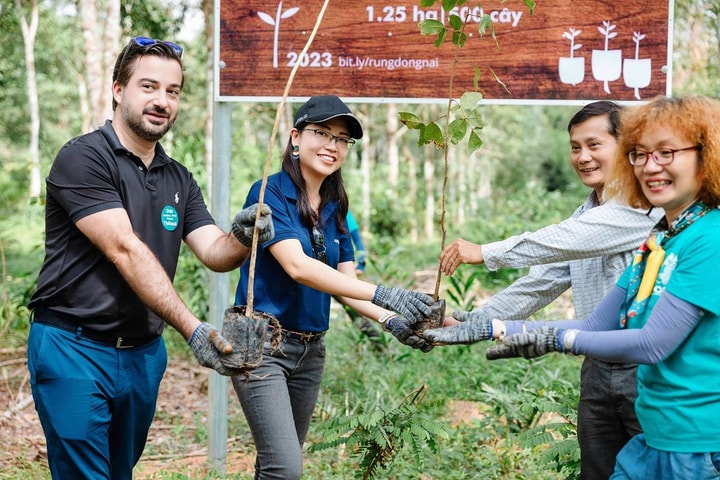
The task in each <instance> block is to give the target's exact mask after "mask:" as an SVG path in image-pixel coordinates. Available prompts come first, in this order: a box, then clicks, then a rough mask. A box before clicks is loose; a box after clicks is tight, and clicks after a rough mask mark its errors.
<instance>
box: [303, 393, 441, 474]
mask: <svg viewBox="0 0 720 480" xmlns="http://www.w3.org/2000/svg"><path fill="white" fill-rule="evenodd" d="M427 390H428V388H427V386H425V385H423V386H421V387H420V388H418V389H417V390H415V391H413V392H411V393H410V394H408V395H407V396H406V397H405V398H404V399H403V401H402V402H401V403H400V405H398V406H397V407H395V408H392V409H390V410H388V411H386V410H385V409H384V408H383V407H382V406H378V407H376V408H375V409H374V410H372V411H369V412H363V411H361V412H360V413H358V414H356V415H350V416H345V417H337V418H333V419H331V420H329V421H328V422H326V423H325V425H323V427H322V435H323V437H324V438H329V440H326V441H323V442H320V443H317V444H314V445H312V446H310V451H319V450H325V449H328V448H333V447H337V446H338V445H345V446H346V447H348V448H349V450H350V451H351V452H352V455H354V456H358V457H360V467H361V468H360V470H359V471H358V472H357V474H356V478H361V479H363V480H366V479H372V478H386V475H385V474H383V472H385V473H386V472H387V471H388V470H389V469H390V467H391V466H392V463H393V461H394V459H395V457H396V455H397V454H398V453H399V452H400V451H401V450H403V449H404V448H405V447H409V448H410V450H411V453H412V455H413V457H414V459H415V461H416V462H417V463H418V465H422V464H423V455H424V454H425V451H424V449H425V448H426V447H429V448H430V449H431V450H432V452H437V448H438V445H437V439H438V438H443V439H447V438H449V430H448V427H447V426H446V425H445V424H443V423H440V422H437V421H436V420H435V419H434V418H433V417H432V416H430V415H427V414H426V413H424V412H423V411H422V410H421V409H420V403H421V402H422V400H423V399H424V398H425V395H426V394H427Z"/></svg>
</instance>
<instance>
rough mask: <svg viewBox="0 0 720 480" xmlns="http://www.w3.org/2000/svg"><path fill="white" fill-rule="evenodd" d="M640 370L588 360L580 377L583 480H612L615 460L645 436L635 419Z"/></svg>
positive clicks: (579, 428) (579, 408) (579, 413)
mask: <svg viewBox="0 0 720 480" xmlns="http://www.w3.org/2000/svg"><path fill="white" fill-rule="evenodd" d="M636 374H637V366H635V365H627V364H620V363H607V362H603V361H601V360H596V359H593V358H590V357H587V358H585V360H584V362H583V366H582V373H581V376H580V403H579V405H578V441H579V442H580V478H581V479H582V480H608V478H610V475H612V473H613V469H614V468H615V457H616V456H617V454H618V452H620V450H621V449H622V448H623V447H624V446H625V444H626V443H627V442H628V441H629V440H630V439H631V438H632V437H634V436H635V435H637V434H638V433H641V429H640V424H639V423H638V420H637V417H636V416H635V399H636V398H637V376H636Z"/></svg>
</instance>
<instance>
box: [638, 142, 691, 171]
mask: <svg viewBox="0 0 720 480" xmlns="http://www.w3.org/2000/svg"><path fill="white" fill-rule="evenodd" d="M699 148H700V145H693V146H692V147H685V148H658V149H655V150H653V151H651V152H648V151H646V150H637V149H635V150H633V151H632V152H628V154H627V156H628V160H629V161H630V165H634V166H636V167H638V166H640V165H645V164H646V163H647V161H648V159H649V158H650V157H652V159H653V160H654V161H655V163H657V164H658V165H667V164H669V163H672V161H673V160H675V153H676V152H685V151H687V150H698V149H699Z"/></svg>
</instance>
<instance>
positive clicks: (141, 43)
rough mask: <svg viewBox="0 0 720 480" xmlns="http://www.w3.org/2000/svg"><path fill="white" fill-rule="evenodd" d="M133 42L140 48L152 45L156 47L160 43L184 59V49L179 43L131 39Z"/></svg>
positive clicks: (148, 38)
mask: <svg viewBox="0 0 720 480" xmlns="http://www.w3.org/2000/svg"><path fill="white" fill-rule="evenodd" d="M131 41H133V42H135V45H137V46H139V47H149V46H151V45H156V44H158V43H163V44H165V45H167V46H168V47H170V48H172V49H173V50H174V51H175V53H177V54H178V57H181V58H182V53H183V48H182V47H181V46H180V45H178V44H177V43H173V42H168V41H167V40H156V39H154V38H150V37H134V38H132V39H131Z"/></svg>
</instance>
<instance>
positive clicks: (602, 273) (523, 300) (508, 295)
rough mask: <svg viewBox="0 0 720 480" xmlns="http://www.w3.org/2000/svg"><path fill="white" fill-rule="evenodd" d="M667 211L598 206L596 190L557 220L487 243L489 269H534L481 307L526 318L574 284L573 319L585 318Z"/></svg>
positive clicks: (484, 250)
mask: <svg viewBox="0 0 720 480" xmlns="http://www.w3.org/2000/svg"><path fill="white" fill-rule="evenodd" d="M663 215H664V212H663V210H662V209H660V208H653V209H652V210H651V211H650V212H648V211H646V210H638V209H633V208H630V207H627V206H623V205H620V204H618V203H616V202H614V201H609V202H606V203H604V204H602V205H600V204H599V202H598V199H597V196H596V195H595V192H594V191H593V192H592V193H590V195H589V196H588V198H587V199H586V200H585V202H584V203H583V204H582V205H581V206H580V207H578V209H577V210H575V212H574V213H573V214H572V215H571V216H570V217H569V218H567V219H566V220H563V221H562V222H560V223H558V224H555V225H550V226H547V227H544V228H541V229H539V230H537V231H535V232H526V233H523V234H521V235H516V236H513V237H510V238H507V239H505V240H502V241H499V242H494V243H490V244H487V245H483V247H482V253H483V258H484V261H485V265H486V266H487V268H488V269H490V270H497V269H498V268H522V267H530V271H529V272H528V274H527V275H526V276H524V277H522V278H520V279H518V280H516V281H515V282H514V283H513V284H512V285H510V286H509V287H507V288H506V289H505V290H503V291H501V292H499V293H498V294H496V295H494V296H493V297H491V298H490V299H488V301H487V302H486V303H485V304H484V305H483V306H482V307H480V308H482V309H483V310H485V311H487V312H488V313H489V314H490V315H491V316H492V317H493V318H498V319H501V320H510V319H525V318H528V317H529V316H530V315H532V314H533V313H535V312H536V311H538V310H540V309H541V308H543V307H544V306H546V305H547V304H549V303H550V302H552V301H553V300H555V299H556V298H557V297H558V296H560V295H561V294H562V293H563V292H564V291H566V290H567V289H568V288H570V287H572V292H573V305H574V307H575V318H579V319H584V318H587V317H588V316H589V315H590V313H592V311H593V310H594V309H595V307H596V306H597V305H598V303H600V300H601V299H602V298H603V297H604V296H605V294H606V293H607V292H608V290H610V288H611V287H612V286H613V285H614V284H615V282H616V281H617V279H618V278H619V277H620V274H622V272H623V271H624V270H625V268H626V267H627V266H628V264H629V263H630V260H631V258H632V253H633V252H634V251H635V249H636V248H637V247H639V246H640V245H641V244H642V242H644V241H645V240H646V239H647V237H648V234H649V233H650V230H652V228H653V226H655V224H656V223H657V222H658V221H659V220H660V219H661V218H662V216H663Z"/></svg>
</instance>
